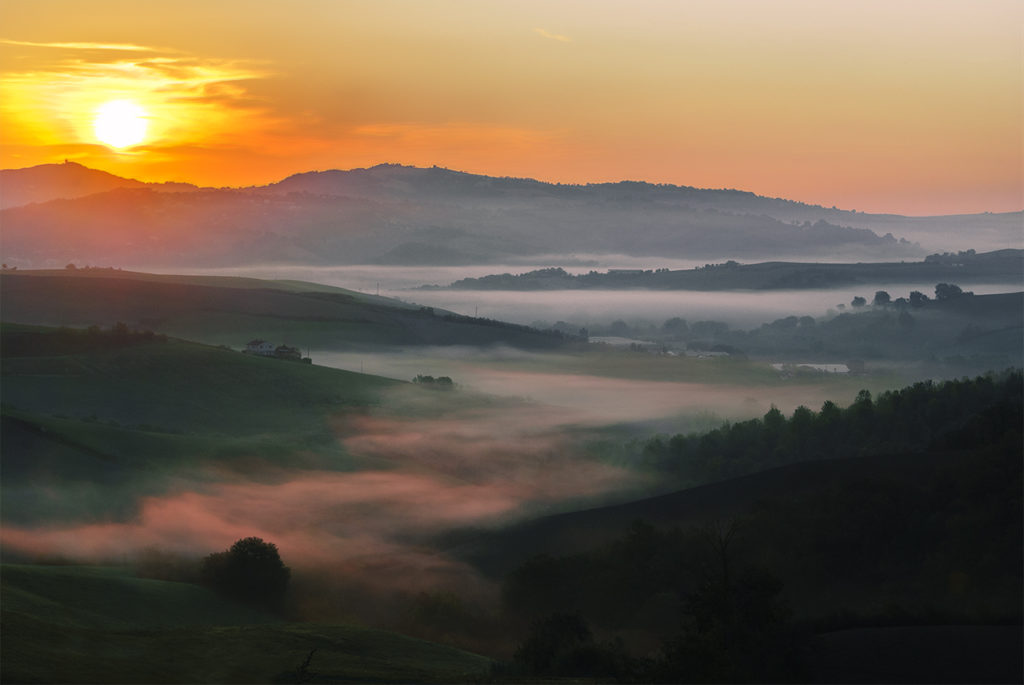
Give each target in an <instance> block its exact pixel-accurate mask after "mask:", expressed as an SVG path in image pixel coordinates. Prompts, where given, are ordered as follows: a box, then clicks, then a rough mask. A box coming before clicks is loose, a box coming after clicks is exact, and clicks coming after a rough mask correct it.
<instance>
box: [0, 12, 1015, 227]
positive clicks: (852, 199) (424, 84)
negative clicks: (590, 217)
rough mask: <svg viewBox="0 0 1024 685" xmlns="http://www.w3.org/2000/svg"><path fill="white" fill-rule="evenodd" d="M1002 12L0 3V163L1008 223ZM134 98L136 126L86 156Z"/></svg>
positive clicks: (1010, 83)
mask: <svg viewBox="0 0 1024 685" xmlns="http://www.w3.org/2000/svg"><path fill="white" fill-rule="evenodd" d="M1022 26H1024V3H1021V2H1019V1H1017V0H1004V1H992V2H984V1H972V2H939V1H936V0H931V1H923V0H922V1H915V2H906V1H904V2H900V1H898V0H885V1H884V2H882V1H879V2H872V1H867V2H865V1H859V2H838V1H836V2H825V1H816V0H804V1H796V0H791V1H779V2H763V1H761V0H744V1H739V0H735V1H730V0H724V1H723V0H714V1H708V2H698V1H685V2H684V1H683V0H678V1H677V0H668V1H665V2H648V1H636V0H632V1H630V2H602V1H600V0H586V1H580V2H549V1H546V0H545V1H539V0H538V1H532V0H517V1H516V2H486V1H484V0H478V1H474V0H462V1H458V2H454V1H449V2H435V1H432V0H424V1H423V2H412V1H411V0H409V1H404V0H403V1H398V2H392V1H388V0H370V1H366V2H362V1H358V2H357V1H348V0H336V1H328V0H288V1H284V0H282V1H280V2H277V1H275V2H269V1H262V0H244V1H235V0H218V1H217V2H209V1H208V0H202V1H200V2H193V1H189V0H174V1H173V2H162V1H160V0H151V1H148V2H136V3H124V2H112V1H107V0H90V2H88V3H85V2H80V1H78V0H67V1H59V2H54V1H47V0H3V2H2V3H0V167H3V168H13V167H24V166H31V165H34V164H40V163H45V162H55V161H62V160H63V159H65V158H68V159H72V160H75V161H78V162H81V163H82V164H86V165H88V166H92V167H96V168H101V169H105V170H108V171H111V172H113V173H117V174H120V175H125V176H131V177H134V178H140V179H143V180H186V181H192V182H196V183H201V184H209V185H250V184H260V183H267V182H272V181H275V180H279V179H280V178H283V177H284V176H287V175H289V174H291V173H295V172H299V171H308V170H312V169H328V168H351V167H358V166H368V165H372V164H377V163H380V162H400V163H404V164H414V165H417V166H429V165H432V164H437V165H440V166H446V167H449V168H454V169H460V170H465V171H472V172H478V173H486V174H492V175H510V176H529V177H533V178H539V179H542V180H548V181H561V182H587V181H614V180H621V179H635V180H647V181H652V182H666V183H677V184H685V185H694V186H700V187H733V188H741V189H744V190H751V191H754V192H757V193H760V194H763V195H770V196H781V197H787V198H792V199H797V200H802V201H805V202H812V203H818V204H824V205H826V206H832V205H836V206H839V207H842V208H845V209H858V210H861V211H891V212H898V213H904V214H939V213H959V212H975V211H1014V210H1020V209H1022V207H1024V200H1022V136H1021V129H1022V119H1024V116H1022V97H1024V79H1022V61H1024V57H1022V54H1024V52H1022V50H1024V42H1022V28H1021V27H1022ZM111 100H129V101H132V102H135V103H137V104H138V105H139V106H141V107H142V108H143V109H144V110H145V113H146V122H147V124H148V126H147V137H146V139H145V141H144V142H143V143H142V144H140V145H138V146H134V147H128V148H124V149H121V150H117V149H113V148H110V147H108V146H106V145H103V144H101V143H100V142H99V141H98V140H97V139H96V135H95V132H94V127H93V118H94V113H95V111H96V109H97V108H98V107H100V106H101V105H103V104H104V103H105V102H109V101H111Z"/></svg>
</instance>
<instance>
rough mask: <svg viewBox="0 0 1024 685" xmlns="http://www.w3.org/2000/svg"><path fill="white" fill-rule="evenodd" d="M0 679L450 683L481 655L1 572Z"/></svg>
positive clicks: (27, 569) (117, 579)
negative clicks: (0, 635)
mask: <svg viewBox="0 0 1024 685" xmlns="http://www.w3.org/2000/svg"><path fill="white" fill-rule="evenodd" d="M2 576H3V597H2V599H3V609H2V623H3V632H4V640H3V643H2V660H3V680H4V682H19V683H31V682H67V683H142V682H145V683H180V682H206V683H269V682H301V681H300V680H299V678H298V676H297V674H296V673H295V671H296V669H297V668H298V667H299V665H300V664H301V663H302V662H303V660H304V659H305V658H306V656H307V655H308V654H309V653H310V651H311V650H313V649H315V650H316V652H315V654H314V655H313V658H312V659H311V661H310V664H309V671H310V672H312V673H315V674H316V676H315V679H314V680H313V682H458V681H475V680H478V679H479V678H481V677H483V676H484V675H485V674H486V673H487V671H488V669H489V666H490V661H489V660H488V659H486V658H484V657H481V656H477V655H474V654H470V653H467V652H463V651H460V650H457V649H453V648H450V647H444V646H440V645H435V644H431V643H428V642H424V641H421V640H415V639H412V638H408V637H403V636H401V635H397V634H394V633H389V632H385V631H378V630H369V629H365V628H360V627H356V626H345V625H321V624H299V623H289V622H286V621H284V620H282V619H281V618H279V617H276V616H274V615H272V614H268V613H264V612H261V611H259V610H256V609H253V608H250V607H247V606H243V605H239V604H235V603H233V602H230V601H228V600H225V599H222V598H220V597H219V596H217V595H215V594H213V593H212V592H211V591H209V590H206V589H205V588H201V587H198V586H194V585H189V584H185V583H173V582H167V581H158V580H144V579H140V578H135V577H133V576H132V575H131V574H130V573H129V572H128V571H126V570H124V569H117V568H97V567H68V566H58V567H47V566H25V565H5V566H3V567H2Z"/></svg>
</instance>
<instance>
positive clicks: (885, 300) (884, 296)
mask: <svg viewBox="0 0 1024 685" xmlns="http://www.w3.org/2000/svg"><path fill="white" fill-rule="evenodd" d="M891 301H892V298H891V297H889V293H887V292H885V291H884V290H879V291H878V292H876V293H875V299H874V300H873V301H872V302H871V304H873V305H874V306H876V307H884V306H885V305H887V304H889V303H890V302H891Z"/></svg>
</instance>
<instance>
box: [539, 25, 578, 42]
mask: <svg viewBox="0 0 1024 685" xmlns="http://www.w3.org/2000/svg"><path fill="white" fill-rule="evenodd" d="M533 32H534V33H536V34H537V35H538V36H540V37H541V38H547V39H549V40H557V41H559V42H562V43H571V42H572V38H570V37H569V36H563V35H562V34H560V33H551V32H550V31H547V30H545V29H542V28H535V29H534V30H533Z"/></svg>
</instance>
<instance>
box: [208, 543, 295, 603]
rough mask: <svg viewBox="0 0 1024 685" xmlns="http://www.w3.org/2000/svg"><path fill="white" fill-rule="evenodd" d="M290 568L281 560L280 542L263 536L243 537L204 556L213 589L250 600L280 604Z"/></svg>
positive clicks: (286, 585) (209, 583) (209, 582)
mask: <svg viewBox="0 0 1024 685" xmlns="http://www.w3.org/2000/svg"><path fill="white" fill-rule="evenodd" d="M290 577H291V569H289V568H288V567H287V566H285V565H284V562H283V561H281V555H280V554H279V553H278V551H277V545H275V544H274V543H272V542H264V541H263V539H262V538H257V537H248V538H243V539H241V540H238V541H237V542H235V544H233V545H231V547H230V548H229V549H228V550H227V551H224V552H216V553H214V554H211V555H209V556H207V557H206V558H205V559H203V567H202V579H203V582H204V583H205V584H207V585H209V586H210V587H212V588H213V589H214V590H217V591H218V592H220V593H222V594H225V595H228V596H230V597H234V598H236V599H241V600H244V601H247V602H254V603H258V604H266V605H269V606H274V607H276V606H279V605H280V602H281V600H282V599H283V598H284V593H285V590H286V589H287V587H288V579H289V578H290Z"/></svg>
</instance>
